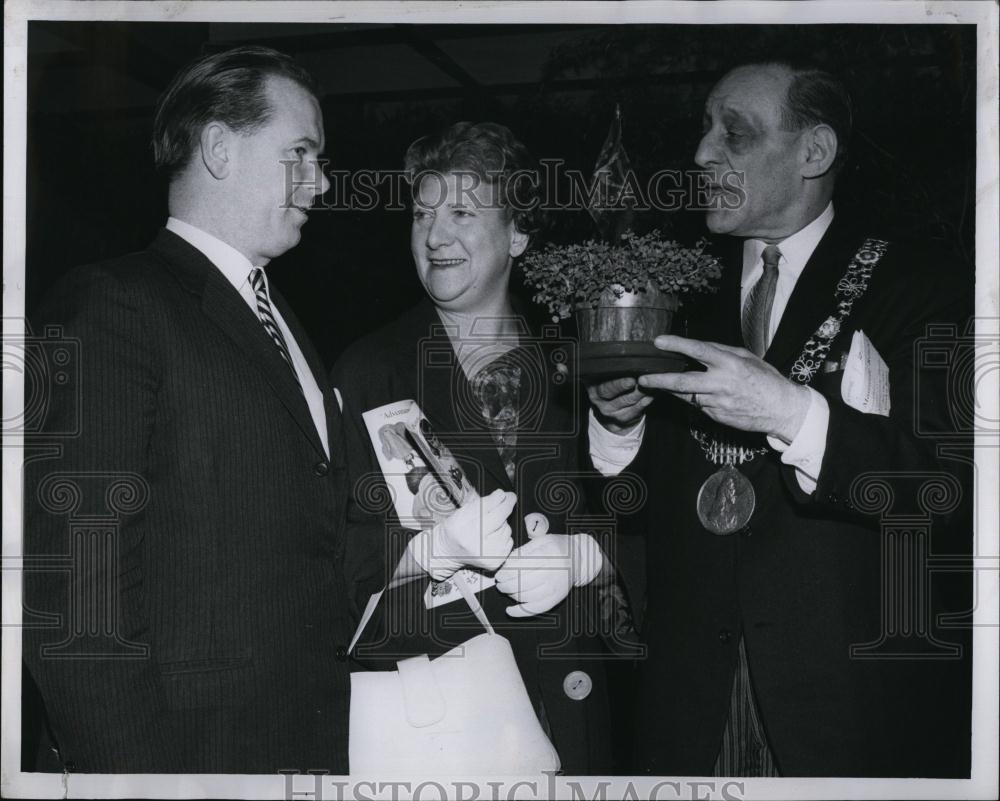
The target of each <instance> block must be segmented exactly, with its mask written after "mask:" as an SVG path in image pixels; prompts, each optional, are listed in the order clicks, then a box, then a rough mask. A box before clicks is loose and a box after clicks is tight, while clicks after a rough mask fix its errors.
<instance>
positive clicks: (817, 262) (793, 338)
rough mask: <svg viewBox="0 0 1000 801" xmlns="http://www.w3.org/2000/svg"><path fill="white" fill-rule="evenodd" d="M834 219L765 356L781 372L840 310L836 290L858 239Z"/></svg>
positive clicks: (797, 286) (789, 301) (805, 270)
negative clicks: (854, 239)
mask: <svg viewBox="0 0 1000 801" xmlns="http://www.w3.org/2000/svg"><path fill="white" fill-rule="evenodd" d="M844 234H845V232H844V224H843V223H839V224H838V221H837V220H836V219H835V220H834V222H833V223H831V225H830V227H829V228H828V229H827V231H826V233H825V234H824V235H823V238H822V239H821V240H820V242H819V244H818V245H817V246H816V250H814V251H813V254H812V256H811V257H810V258H809V261H808V262H807V263H806V266H805V268H804V269H803V270H802V274H801V275H800V276H799V280H798V281H797V282H796V284H795V289H794V290H793V291H792V295H791V297H789V299H788V304H787V305H786V306H785V312H784V314H783V315H782V316H781V322H780V323H779V324H778V329H777V330H776V331H775V332H774V339H773V340H772V341H771V346H770V347H769V348H768V351H767V353H766V354H765V355H764V358H765V360H766V361H767V362H769V363H770V364H772V365H774V366H775V367H776V368H778V369H779V370H780V371H782V373H784V374H786V375H787V373H788V371H789V370H790V369H791V367H792V364H793V362H794V361H795V359H797V358H798V357H799V355H800V354H801V353H802V348H803V346H804V345H805V344H806V342H807V341H808V340H809V338H810V337H811V336H812V335H813V334H814V333H815V331H816V329H817V328H819V326H820V324H821V323H822V322H823V321H824V320H825V319H826V318H827V317H829V316H830V315H831V314H833V313H835V312H836V311H837V307H836V303H835V301H834V291H835V290H836V287H837V282H838V281H839V280H840V278H841V277H842V276H843V275H844V272H845V271H846V270H847V265H848V264H849V263H850V261H851V257H852V256H853V255H854V248H855V244H856V243H855V242H854V241H853V240H852V239H851V238H850V237H848V236H845V235H844Z"/></svg>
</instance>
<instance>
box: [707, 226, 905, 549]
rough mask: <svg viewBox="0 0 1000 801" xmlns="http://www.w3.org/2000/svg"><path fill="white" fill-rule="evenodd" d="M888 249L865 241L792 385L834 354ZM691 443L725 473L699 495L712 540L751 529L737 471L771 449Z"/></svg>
mask: <svg viewBox="0 0 1000 801" xmlns="http://www.w3.org/2000/svg"><path fill="white" fill-rule="evenodd" d="M888 247H889V243H888V242H886V241H885V240H883V239H866V240H865V241H864V243H863V244H862V245H861V248H860V249H859V250H858V252H857V253H855V254H854V258H853V259H851V263H850V264H849V265H848V266H847V271H846V272H845V273H844V275H843V277H842V278H841V279H840V280H839V281H838V282H837V287H836V289H835V291H834V301H836V304H837V307H836V311H835V312H834V314H832V315H830V316H829V317H827V318H826V319H825V320H824V321H823V322H822V324H820V326H819V328H817V329H816V331H815V333H813V335H812V336H811V337H810V338H809V340H808V341H807V342H806V344H805V347H804V348H803V349H802V354H801V355H800V356H799V358H798V359H796V360H795V363H794V364H793V365H792V369H791V371H790V373H789V376H788V378H789V380H791V381H795V382H796V383H799V384H802V385H808V384H809V382H810V381H812V378H813V376H814V375H815V374H816V372H817V371H818V370H819V368H820V366H821V365H822V364H823V362H824V361H825V359H826V356H827V354H828V353H829V352H830V346H831V345H832V344H833V340H834V339H835V338H836V336H837V334H839V333H840V328H841V325H842V324H843V322H844V320H846V319H847V317H848V316H849V315H850V313H851V309H852V308H853V307H854V302H855V301H856V300H857V299H858V298H860V297H861V296H862V295H864V294H865V292H866V291H867V290H868V282H869V280H870V279H871V275H872V270H873V269H874V268H875V265H876V264H878V262H879V260H880V259H881V258H882V256H883V255H885V252H886V250H887V249H888ZM689 430H690V433H691V437H692V438H693V439H694V441H695V442H697V443H698V445H699V446H700V447H701V450H702V453H703V454H704V456H705V458H706V459H707V460H708V461H710V462H711V463H712V464H714V465H717V464H721V465H722V467H721V468H720V469H719V470H716V471H715V472H714V473H712V475H710V476H709V477H708V478H707V479H705V481H704V483H703V484H702V485H701V488H700V489H699V491H698V499H697V502H696V503H697V511H698V519H699V520H700V521H701V524H702V525H703V526H704V527H705V528H706V529H707V530H708V531H710V532H712V533H713V534H720V535H726V534H735V533H736V532H738V531H742V530H743V529H745V528H746V527H747V524H748V523H749V522H750V518H751V516H752V515H753V511H754V507H755V506H756V497H755V493H754V489H753V485H752V484H751V483H750V481H749V480H748V479H747V478H746V476H744V475H743V474H742V473H741V472H740V471H739V470H737V469H736V465H738V464H745V463H746V462H749V461H752V460H753V459H754V458H756V457H757V456H760V455H762V454H765V453H767V451H768V449H767V448H752V447H745V446H740V445H734V444H732V443H729V442H720V441H719V440H717V439H715V438H713V437H710V436H709V435H708V433H707V432H705V431H702V430H701V429H699V428H696V427H695V426H692V427H691V428H690V429H689Z"/></svg>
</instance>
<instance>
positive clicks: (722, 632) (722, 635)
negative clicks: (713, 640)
mask: <svg viewBox="0 0 1000 801" xmlns="http://www.w3.org/2000/svg"><path fill="white" fill-rule="evenodd" d="M731 639H733V633H732V632H731V631H730V630H729V629H719V642H729V641H730V640H731Z"/></svg>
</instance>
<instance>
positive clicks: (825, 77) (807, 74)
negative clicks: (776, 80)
mask: <svg viewBox="0 0 1000 801" xmlns="http://www.w3.org/2000/svg"><path fill="white" fill-rule="evenodd" d="M788 66H789V69H790V70H791V72H792V81H791V83H790V84H789V85H788V96H787V97H786V98H785V109H784V117H783V123H784V125H785V127H786V128H788V129H790V130H793V131H799V130H802V129H803V128H807V127H809V126H811V125H829V126H830V127H831V128H832V129H833V132H834V133H835V134H837V157H836V159H834V162H833V166H832V168H831V169H832V170H833V171H834V172H837V171H838V170H840V168H841V167H843V166H844V162H845V161H846V160H847V149H848V144H849V142H850V139H851V129H852V127H853V125H854V109H853V104H852V103H851V95H850V94H849V93H848V91H847V87H846V86H845V85H844V83H843V81H841V80H840V79H839V78H838V77H836V76H835V75H833V74H832V73H829V72H827V71H826V70H822V69H819V68H817V67H796V66H795V65H794V64H792V65H788Z"/></svg>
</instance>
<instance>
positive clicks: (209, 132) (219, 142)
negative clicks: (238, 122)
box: [198, 122, 233, 181]
mask: <svg viewBox="0 0 1000 801" xmlns="http://www.w3.org/2000/svg"><path fill="white" fill-rule="evenodd" d="M198 144H199V146H200V148H201V160H202V163H203V164H204V165H205V169H207V170H208V171H209V172H210V173H211V174H212V177H213V178H215V179H216V180H219V181H221V180H222V179H224V178H226V177H227V176H228V175H229V171H230V169H231V168H232V163H231V159H232V156H233V154H232V152H231V147H232V144H233V132H232V131H231V130H230V129H229V127H228V126H226V125H224V124H223V123H221V122H210V123H208V125H206V126H205V127H204V128H202V129H201V136H200V137H199V140H198Z"/></svg>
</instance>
